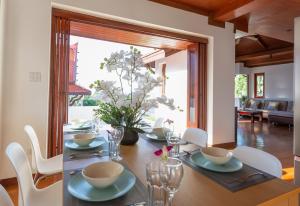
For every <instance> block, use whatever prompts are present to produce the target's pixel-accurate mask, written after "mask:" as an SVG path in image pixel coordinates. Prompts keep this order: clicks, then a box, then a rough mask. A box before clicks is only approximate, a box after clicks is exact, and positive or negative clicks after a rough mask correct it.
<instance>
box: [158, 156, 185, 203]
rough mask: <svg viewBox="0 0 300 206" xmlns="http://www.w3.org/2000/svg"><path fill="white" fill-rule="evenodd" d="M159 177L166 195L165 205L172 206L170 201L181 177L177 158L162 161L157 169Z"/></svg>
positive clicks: (180, 164) (181, 173)
mask: <svg viewBox="0 0 300 206" xmlns="http://www.w3.org/2000/svg"><path fill="white" fill-rule="evenodd" d="M159 176H160V181H161V183H162V185H163V187H164V189H165V190H166V192H167V193H168V198H167V205H168V206H172V200H173V198H174V195H175V193H176V192H177V191H178V189H179V186H180V183H181V180H182V177H183V166H182V162H181V161H180V160H179V159H177V158H168V160H167V161H162V162H161V164H160V167H159Z"/></svg>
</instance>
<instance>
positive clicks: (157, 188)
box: [146, 160, 165, 206]
mask: <svg viewBox="0 0 300 206" xmlns="http://www.w3.org/2000/svg"><path fill="white" fill-rule="evenodd" d="M159 166H160V161H159V160H154V161H152V162H150V163H148V164H147V165H146V177H147V190H148V205H149V206H163V205H164V202H165V200H164V198H165V190H164V189H163V187H162V184H161V181H160V176H159Z"/></svg>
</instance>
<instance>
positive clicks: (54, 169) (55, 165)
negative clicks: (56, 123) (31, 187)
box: [24, 125, 63, 183]
mask: <svg viewBox="0 0 300 206" xmlns="http://www.w3.org/2000/svg"><path fill="white" fill-rule="evenodd" d="M24 130H25V132H26V133H27V136H28V139H29V141H30V143H31V148H32V150H33V153H34V160H35V165H36V170H37V173H36V175H35V178H34V182H36V183H37V182H38V180H37V177H38V174H41V175H42V176H41V177H40V178H39V180H40V179H42V178H44V177H45V176H48V175H52V174H56V173H59V172H62V170H63V155H58V156H55V157H52V158H49V159H45V158H43V156H42V154H41V149H40V144H39V140H38V138H37V135H36V133H35V131H34V129H33V128H32V127H31V126H30V125H26V126H25V127H24Z"/></svg>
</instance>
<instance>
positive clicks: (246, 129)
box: [6, 119, 294, 206]
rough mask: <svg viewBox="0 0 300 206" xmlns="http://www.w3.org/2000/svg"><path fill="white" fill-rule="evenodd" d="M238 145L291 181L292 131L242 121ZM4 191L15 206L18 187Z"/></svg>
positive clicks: (11, 187) (285, 127)
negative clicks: (268, 158) (270, 159)
mask: <svg viewBox="0 0 300 206" xmlns="http://www.w3.org/2000/svg"><path fill="white" fill-rule="evenodd" d="M237 134H238V142H237V144H238V145H246V146H251V147H255V148H258V149H261V150H264V151H266V152H269V153H271V154H273V155H274V156H276V157H277V158H278V159H279V160H280V161H281V163H282V165H283V168H284V171H285V175H284V176H283V179H285V180H287V181H292V180H293V177H294V176H293V175H294V170H293V150H292V149H293V129H289V128H288V127H287V126H273V125H271V124H268V123H267V122H263V123H261V122H255V123H254V125H252V124H251V122H250V120H248V119H243V120H240V121H239V124H238V133H237ZM59 179H61V175H58V176H54V177H50V178H47V179H45V180H43V181H41V182H40V184H39V186H38V187H39V188H43V187H46V186H47V185H50V184H52V183H54V182H56V181H57V180H59ZM6 189H7V191H8V193H9V194H10V196H11V197H12V199H13V201H14V203H15V205H16V206H17V201H18V200H17V199H18V198H17V197H18V186H17V185H15V184H14V185H8V186H6Z"/></svg>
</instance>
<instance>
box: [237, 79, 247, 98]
mask: <svg viewBox="0 0 300 206" xmlns="http://www.w3.org/2000/svg"><path fill="white" fill-rule="evenodd" d="M234 87H235V88H234V96H235V98H242V97H248V87H249V77H248V75H246V74H237V75H235V78H234Z"/></svg>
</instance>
